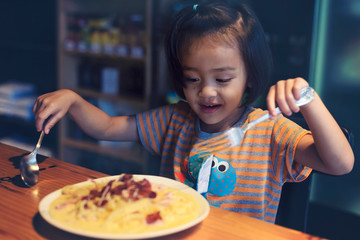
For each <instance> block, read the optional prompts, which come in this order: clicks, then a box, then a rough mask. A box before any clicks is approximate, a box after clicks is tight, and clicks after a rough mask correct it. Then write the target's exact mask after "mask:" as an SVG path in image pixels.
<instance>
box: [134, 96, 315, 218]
mask: <svg viewBox="0 0 360 240" xmlns="http://www.w3.org/2000/svg"><path fill="white" fill-rule="evenodd" d="M265 113H266V112H265V111H263V110H261V109H257V108H252V107H248V108H247V109H246V111H245V113H244V114H243V116H242V118H241V119H240V120H239V121H238V122H237V123H236V124H235V125H236V126H242V125H243V124H246V123H248V122H251V121H254V120H256V119H257V118H259V117H261V116H262V115H263V114H265ZM136 120H137V127H138V132H139V136H140V139H141V142H142V144H143V145H144V146H145V148H146V149H147V150H148V151H150V152H152V153H155V154H158V155H160V156H161V168H160V174H161V175H162V176H166V177H169V178H174V179H176V180H178V181H181V182H183V183H185V184H187V185H189V186H191V187H194V188H195V189H196V186H197V178H198V174H199V169H200V168H201V166H202V163H203V162H204V161H205V159H204V157H203V156H202V155H201V154H200V155H199V153H198V152H199V151H198V149H196V144H197V143H199V142H201V141H203V140H205V139H209V138H211V137H214V136H215V135H218V134H220V133H215V134H214V133H206V132H202V131H201V130H200V127H199V120H198V118H197V117H196V115H195V113H194V112H193V111H192V110H191V108H190V106H189V105H188V104H187V103H185V102H183V101H180V102H178V103H176V104H172V105H167V106H164V107H160V108H157V109H153V110H149V111H147V112H143V113H139V114H137V116H136ZM305 134H311V133H310V132H309V131H307V130H304V129H303V128H301V127H300V126H298V125H297V124H295V123H294V122H292V121H290V120H289V119H287V118H285V117H283V116H279V117H278V118H277V119H276V120H266V121H264V122H261V123H259V124H257V125H256V126H254V127H253V128H251V129H249V130H248V131H247V132H246V134H245V136H244V138H243V140H242V141H241V143H240V144H239V146H235V147H232V148H229V149H227V150H226V151H223V152H216V153H214V154H213V156H211V157H213V158H212V168H211V175H210V180H209V187H208V193H207V199H208V201H209V203H210V204H211V205H213V206H217V207H221V208H224V209H227V210H230V211H236V212H241V213H243V214H245V215H248V216H251V217H255V218H257V219H261V220H265V221H267V222H272V223H274V222H275V217H276V213H277V209H278V205H279V200H280V194H281V189H282V185H283V184H284V183H285V182H287V181H289V182H298V181H302V180H305V179H306V178H307V177H308V176H309V175H310V173H311V168H308V167H306V166H303V165H301V164H298V163H296V162H294V161H293V160H294V155H295V149H296V146H297V143H298V142H299V141H300V139H301V138H302V137H303V136H304V135H305ZM210 153H211V152H210ZM206 157H208V156H206Z"/></svg>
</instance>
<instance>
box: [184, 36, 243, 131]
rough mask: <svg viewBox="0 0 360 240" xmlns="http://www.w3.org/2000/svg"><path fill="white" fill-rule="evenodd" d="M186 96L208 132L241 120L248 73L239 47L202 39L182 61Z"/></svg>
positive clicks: (203, 127)
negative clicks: (241, 106)
mask: <svg viewBox="0 0 360 240" xmlns="http://www.w3.org/2000/svg"><path fill="white" fill-rule="evenodd" d="M181 63H182V67H183V75H184V78H185V79H184V82H185V87H184V89H183V90H184V94H185V98H186V100H187V101H188V103H189V104H190V106H191V108H192V109H193V111H194V112H195V113H196V114H197V116H198V117H199V118H200V120H201V125H200V127H201V129H202V130H203V131H207V132H218V131H223V130H226V129H228V128H229V127H231V126H232V125H233V124H234V123H235V122H237V121H238V120H239V118H240V117H241V114H242V112H243V108H240V107H239V106H240V105H241V101H242V98H243V94H244V91H245V88H246V85H247V82H246V79H247V74H246V71H245V65H244V62H243V59H242V56H241V55H240V54H239V49H238V48H237V47H231V46H230V44H226V43H219V42H214V41H211V40H209V39H207V38H202V39H200V40H199V41H195V42H194V43H193V44H192V45H191V46H190V47H189V48H188V49H186V51H184V53H183V55H182V59H181Z"/></svg>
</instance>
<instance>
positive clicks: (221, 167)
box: [208, 157, 236, 197]
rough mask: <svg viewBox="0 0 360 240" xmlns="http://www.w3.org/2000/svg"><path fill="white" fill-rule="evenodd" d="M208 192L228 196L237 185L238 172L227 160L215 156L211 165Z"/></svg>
mask: <svg viewBox="0 0 360 240" xmlns="http://www.w3.org/2000/svg"><path fill="white" fill-rule="evenodd" d="M211 167H212V168H211V175H210V180H209V188H208V193H211V194H213V195H215V196H219V197H224V196H228V195H229V194H230V193H231V192H232V191H233V190H234V188H235V185H236V172H235V169H234V167H233V166H231V164H230V163H229V162H227V161H225V160H222V159H219V158H217V157H214V158H213V161H212V165H211Z"/></svg>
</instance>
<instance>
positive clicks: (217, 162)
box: [211, 157, 219, 168]
mask: <svg viewBox="0 0 360 240" xmlns="http://www.w3.org/2000/svg"><path fill="white" fill-rule="evenodd" d="M218 164H219V161H218V160H217V158H215V157H214V158H213V160H212V163H211V167H212V168H215V167H217V166H218Z"/></svg>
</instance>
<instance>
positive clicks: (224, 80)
mask: <svg viewBox="0 0 360 240" xmlns="http://www.w3.org/2000/svg"><path fill="white" fill-rule="evenodd" d="M230 80H231V78H227V79H216V81H217V82H220V83H226V82H230Z"/></svg>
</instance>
